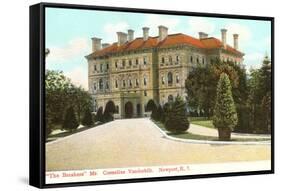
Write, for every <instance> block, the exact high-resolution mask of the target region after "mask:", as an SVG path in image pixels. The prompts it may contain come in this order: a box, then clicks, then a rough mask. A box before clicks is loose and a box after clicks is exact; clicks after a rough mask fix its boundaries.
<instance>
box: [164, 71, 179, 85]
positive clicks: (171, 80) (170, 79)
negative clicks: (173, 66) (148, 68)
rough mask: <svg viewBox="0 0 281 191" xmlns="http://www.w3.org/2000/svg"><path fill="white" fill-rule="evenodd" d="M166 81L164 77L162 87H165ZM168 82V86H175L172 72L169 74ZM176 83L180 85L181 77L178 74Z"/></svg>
mask: <svg viewBox="0 0 281 191" xmlns="http://www.w3.org/2000/svg"><path fill="white" fill-rule="evenodd" d="M165 79H166V78H165V76H162V80H161V82H162V85H165ZM167 82H168V85H172V84H173V73H172V72H169V73H168V74H167ZM176 83H177V84H178V83H180V77H179V75H178V74H176Z"/></svg>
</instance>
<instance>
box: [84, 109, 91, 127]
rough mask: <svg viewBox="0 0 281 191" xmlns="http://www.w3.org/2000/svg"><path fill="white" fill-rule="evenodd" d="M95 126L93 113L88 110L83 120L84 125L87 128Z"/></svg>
mask: <svg viewBox="0 0 281 191" xmlns="http://www.w3.org/2000/svg"><path fill="white" fill-rule="evenodd" d="M93 124H94V121H93V116H92V113H91V111H90V109H86V110H85V112H84V116H83V119H82V125H84V126H86V127H90V126H92V125H93Z"/></svg>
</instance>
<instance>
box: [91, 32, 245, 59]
mask: <svg viewBox="0 0 281 191" xmlns="http://www.w3.org/2000/svg"><path fill="white" fill-rule="evenodd" d="M157 39H158V37H149V38H148V40H146V41H144V40H143V38H136V39H134V40H133V41H131V42H127V43H125V44H123V45H121V46H118V44H117V43H113V44H111V45H110V46H108V47H106V48H103V49H101V50H99V51H96V52H94V53H92V54H90V55H89V56H104V55H106V54H110V53H117V52H123V51H130V50H137V49H145V48H153V47H160V48H161V47H169V46H174V45H180V44H181V45H191V46H194V47H197V48H202V49H216V48H221V47H222V46H223V44H222V42H221V41H220V40H218V39H216V38H214V37H210V38H206V39H201V40H200V39H197V38H193V37H191V36H188V35H185V34H182V33H178V34H171V35H168V36H167V38H165V39H164V40H163V41H161V42H158V41H157ZM227 50H228V51H229V52H231V53H234V54H239V55H243V53H241V52H239V51H238V50H236V49H234V48H232V47H231V46H229V45H227Z"/></svg>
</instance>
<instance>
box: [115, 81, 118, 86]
mask: <svg viewBox="0 0 281 191" xmlns="http://www.w3.org/2000/svg"><path fill="white" fill-rule="evenodd" d="M115 88H118V81H117V80H115Z"/></svg>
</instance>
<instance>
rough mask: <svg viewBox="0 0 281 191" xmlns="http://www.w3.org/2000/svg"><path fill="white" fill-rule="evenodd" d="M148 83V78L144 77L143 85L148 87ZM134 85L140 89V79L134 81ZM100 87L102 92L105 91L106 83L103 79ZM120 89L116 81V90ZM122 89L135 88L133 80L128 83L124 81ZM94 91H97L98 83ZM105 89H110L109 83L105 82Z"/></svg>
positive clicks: (100, 81)
mask: <svg viewBox="0 0 281 191" xmlns="http://www.w3.org/2000/svg"><path fill="white" fill-rule="evenodd" d="M147 83H148V80H147V77H146V76H144V78H143V85H144V86H146V85H147ZM134 84H135V87H139V79H135V80H134ZM98 86H99V89H100V90H103V89H104V82H103V80H102V79H100V80H99V83H98ZM118 87H119V83H118V80H115V88H118ZM122 87H123V88H125V87H130V88H131V87H133V81H132V80H131V79H129V80H128V81H127V82H126V80H122ZM93 89H94V90H97V85H96V83H94V87H93ZM105 89H109V82H108V81H106V82H105Z"/></svg>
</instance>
